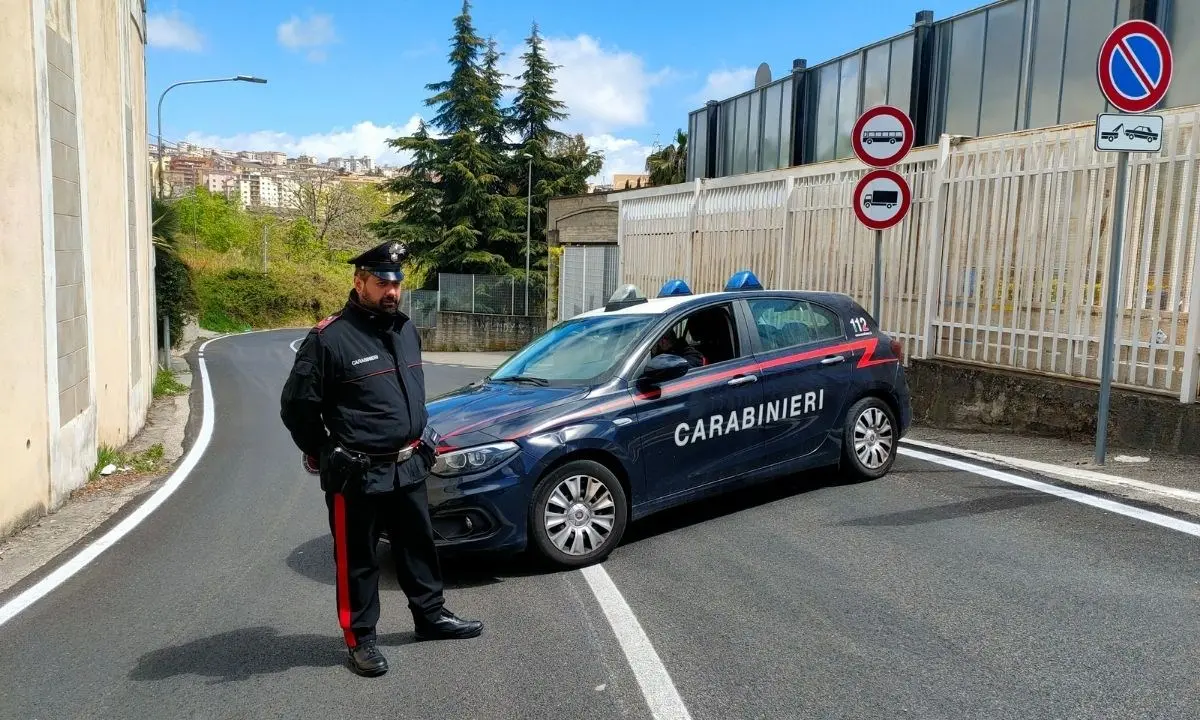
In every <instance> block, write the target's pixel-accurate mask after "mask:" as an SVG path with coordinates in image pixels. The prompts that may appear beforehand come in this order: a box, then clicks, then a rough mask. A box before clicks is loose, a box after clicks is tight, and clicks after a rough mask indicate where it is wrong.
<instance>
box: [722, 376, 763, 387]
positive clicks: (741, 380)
mask: <svg viewBox="0 0 1200 720" xmlns="http://www.w3.org/2000/svg"><path fill="white" fill-rule="evenodd" d="M752 382H758V376H757V375H738V376H737V377H735V378H734V379H732V380H730V381H729V382H727V383H725V384H726V385H745V384H746V383H752Z"/></svg>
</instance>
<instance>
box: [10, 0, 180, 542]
mask: <svg viewBox="0 0 1200 720" xmlns="http://www.w3.org/2000/svg"><path fill="white" fill-rule="evenodd" d="M145 45H146V6H145V2H144V0H10V1H9V2H4V3H0V68H3V72H0V158H3V162H2V163H0V242H2V243H3V247H4V251H3V261H2V262H0V287H3V288H4V290H5V292H6V294H7V295H8V297H7V298H5V302H4V303H3V305H0V325H2V326H3V327H4V330H5V332H6V333H7V334H8V336H9V337H10V338H13V339H14V343H15V344H14V345H13V349H12V350H11V351H10V352H7V353H3V354H0V377H3V378H4V382H2V383H0V407H2V408H3V409H4V412H3V414H2V415H0V457H3V458H4V472H3V473H0V536H3V535H7V534H9V533H10V532H12V531H15V530H17V529H19V528H20V527H22V526H24V525H26V524H28V523H29V522H32V521H34V520H36V519H37V518H39V517H41V516H42V515H44V514H45V513H47V512H48V511H51V510H53V509H55V508H57V507H58V506H59V505H60V504H61V503H62V502H63V501H64V500H66V499H67V498H68V497H69V496H70V494H71V492H72V491H74V490H75V489H77V488H79V487H81V486H82V485H83V484H84V483H85V482H87V479H88V475H89V473H90V471H91V470H92V469H93V468H94V467H95V465H96V460H97V448H98V446H99V445H100V444H104V445H109V446H113V447H120V446H122V445H124V444H125V443H126V442H128V441H129V439H130V438H131V437H133V436H134V435H135V434H136V433H138V432H139V431H140V430H141V428H142V426H143V425H144V423H145V419H146V413H147V410H148V408H149V406H150V401H151V398H152V388H153V385H154V378H155V367H156V361H155V347H156V344H157V334H156V323H155V321H154V317H155V310H154V309H155V299H154V270H153V267H154V265H153V261H154V256H153V246H152V244H151V232H150V195H151V193H150V168H151V165H150V162H149V154H148V148H147V144H146V141H145V138H147V137H149V136H148V133H147V127H146V117H147V107H146V88H145V78H146V62H145Z"/></svg>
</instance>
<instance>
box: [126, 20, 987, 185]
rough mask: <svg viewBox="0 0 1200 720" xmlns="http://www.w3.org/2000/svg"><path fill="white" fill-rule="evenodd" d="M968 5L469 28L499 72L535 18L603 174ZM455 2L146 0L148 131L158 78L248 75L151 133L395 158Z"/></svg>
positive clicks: (487, 23) (437, 71) (194, 94)
mask: <svg viewBox="0 0 1200 720" xmlns="http://www.w3.org/2000/svg"><path fill="white" fill-rule="evenodd" d="M980 4H982V3H981V0H925V1H924V2H915V1H910V0H856V1H855V2H834V3H831V2H827V1H826V0H737V1H736V2H729V1H728V0H721V1H718V0H689V1H688V2H682V1H676V0H656V1H655V2H642V3H637V2H632V3H616V4H613V3H597V2H587V3H583V2H578V1H574V2H563V1H562V0H475V2H474V3H473V4H472V15H473V18H474V22H475V27H476V29H477V31H478V32H479V33H480V35H482V36H484V37H487V36H489V35H491V36H494V37H495V38H496V40H497V42H498V43H499V46H500V48H501V50H502V51H504V52H505V58H504V61H503V62H504V64H505V65H506V67H509V68H511V70H510V72H512V73H514V74H515V73H516V72H519V71H520V68H519V62H520V54H521V52H522V51H523V48H522V46H521V44H522V42H523V40H524V38H525V37H526V36H527V35H528V34H529V29H530V24H531V23H532V22H533V21H535V20H536V21H537V23H538V25H539V27H540V29H541V33H542V35H543V36H544V37H545V38H546V41H547V46H548V50H549V54H550V55H551V58H552V59H553V60H554V61H555V62H556V63H558V64H559V65H561V66H562V67H561V68H560V69H559V70H558V81H559V82H558V92H559V97H560V99H562V100H564V101H565V102H567V103H568V105H569V110H570V112H571V117H570V118H569V119H568V120H567V121H565V122H564V123H563V128H562V129H564V130H567V131H571V132H580V133H583V134H584V135H585V136H586V137H587V138H588V139H589V142H590V143H591V144H592V145H593V147H595V148H596V149H598V150H601V151H602V152H604V153H605V156H606V163H605V168H604V170H603V171H602V173H601V179H604V178H605V177H606V176H610V175H611V173H613V172H630V171H639V170H640V169H641V167H642V164H643V160H644V158H645V155H646V153H647V152H648V151H649V149H650V147H651V146H652V145H653V143H654V142H655V140H656V138H657V140H658V141H660V142H662V143H664V144H665V143H667V142H669V141H670V140H671V138H672V137H673V135H674V131H675V129H676V128H684V127H686V124H687V113H688V111H689V110H693V109H695V108H698V107H700V106H702V105H703V103H704V100H705V99H706V98H712V99H718V100H719V99H723V98H726V97H729V96H730V95H733V94H736V93H737V92H739V91H741V90H745V89H748V88H749V87H751V86H752V84H753V72H754V68H756V67H757V66H758V64H759V63H760V62H766V63H768V64H769V65H770V67H771V69H772V72H773V73H774V75H775V77H779V76H780V75H781V74H782V73H784V72H787V71H788V70H789V69H790V68H791V63H792V59H793V58H797V57H802V58H806V59H807V60H808V62H809V64H810V65H815V64H817V63H820V62H822V61H824V60H827V59H829V58H832V57H836V56H838V55H841V54H843V53H846V52H848V51H851V50H854V49H855V48H858V47H860V46H862V45H865V44H869V43H871V42H874V41H876V40H881V39H883V38H886V37H889V36H891V35H895V34H898V33H901V32H904V31H905V30H907V29H908V28H909V27H910V26H911V24H912V21H913V17H914V15H915V14H916V12H917V11H918V10H923V9H927V10H932V11H933V12H934V17H935V18H938V19H940V18H945V17H949V16H951V15H954V14H957V13H960V12H963V11H965V10H969V9H971V8H974V7H977V6H978V5H980ZM460 8H461V0H355V1H354V2H344V1H343V2H334V1H331V0H306V1H305V2H284V1H283V0H240V1H238V2H234V1H233V0H150V2H149V4H148V8H147V10H148V13H149V20H148V25H149V47H148V48H147V59H146V63H147V80H148V88H147V91H148V95H149V110H150V115H151V116H150V133H151V135H152V138H153V134H154V133H155V132H156V118H155V115H154V112H155V106H156V103H157V102H158V97H159V94H160V93H161V92H162V90H163V89H164V88H165V87H166V86H167V85H169V84H171V83H173V82H176V81H179V80H191V79H200V78H210V77H226V76H232V75H239V74H245V75H258V76H261V77H265V78H267V79H268V80H269V82H268V83H267V84H266V85H257V84H248V83H218V84H212V85H198V86H185V87H180V88H176V89H175V90H172V91H171V93H170V94H169V95H168V96H167V99H166V101H165V102H164V103H163V136H164V138H165V139H166V140H167V141H176V140H181V139H184V140H191V141H193V142H200V143H203V144H206V145H212V146H217V147H222V148H225V149H231V150H269V149H275V150H283V151H285V152H288V153H290V154H299V153H302V152H304V153H308V154H313V155H316V156H318V157H319V158H322V159H323V158H325V157H329V156H336V155H342V156H344V155H356V156H357V155H364V154H365V155H371V156H373V157H375V158H376V159H377V161H382V162H390V163H394V164H395V163H400V162H403V158H400V157H397V156H395V155H392V154H390V153H389V151H388V148H387V147H386V145H385V144H384V140H385V139H386V138H388V137H394V136H396V135H400V134H404V133H405V132H407V131H411V129H412V127H413V123H414V122H415V118H416V117H417V116H423V117H426V118H428V117H430V116H431V115H432V110H431V109H430V108H427V107H426V106H425V104H424V100H425V98H426V97H428V95H429V92H428V91H426V90H425V87H424V86H425V84H426V83H429V82H436V81H439V80H443V79H445V78H446V77H447V75H448V68H447V64H446V55H447V52H448V50H449V38H450V36H451V34H452V32H453V27H452V20H453V18H454V16H455V15H457V14H458V11H459V9H460Z"/></svg>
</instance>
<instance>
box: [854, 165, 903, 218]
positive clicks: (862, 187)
mask: <svg viewBox="0 0 1200 720" xmlns="http://www.w3.org/2000/svg"><path fill="white" fill-rule="evenodd" d="M911 204H912V192H911V191H910V190H909V189H908V182H907V181H906V180H905V179H904V178H903V177H902V176H900V175H898V174H896V173H894V172H892V171H891V170H872V171H871V172H869V173H867V174H866V175H863V178H862V180H859V181H858V185H857V186H856V187H855V188H854V214H855V215H857V216H858V220H859V222H861V223H862V224H863V225H866V226H867V227H869V228H871V229H872V230H886V229H887V228H890V227H891V226H893V225H895V224H896V223H898V222H900V221H901V220H903V219H904V216H905V215H906V214H907V213H908V208H909V206H910V205H911Z"/></svg>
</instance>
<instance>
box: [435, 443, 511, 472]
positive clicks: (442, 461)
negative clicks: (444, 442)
mask: <svg viewBox="0 0 1200 720" xmlns="http://www.w3.org/2000/svg"><path fill="white" fill-rule="evenodd" d="M519 450H520V448H519V447H518V446H517V444H516V443H514V442H500V443H492V444H491V445H476V446H475V447H469V448H463V449H462V450H453V451H451V452H447V453H442V454H440V455H438V456H437V460H435V461H434V463H433V467H432V468H431V469H430V472H432V473H433V474H434V475H441V476H443V477H449V476H452V475H468V474H470V473H477V472H482V471H483V470H487V469H489V468H493V467H496V466H497V465H499V464H500V463H502V462H504V461H505V460H507V459H509V458H510V457H512V456H513V455H516V454H517V452H518V451H519Z"/></svg>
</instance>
